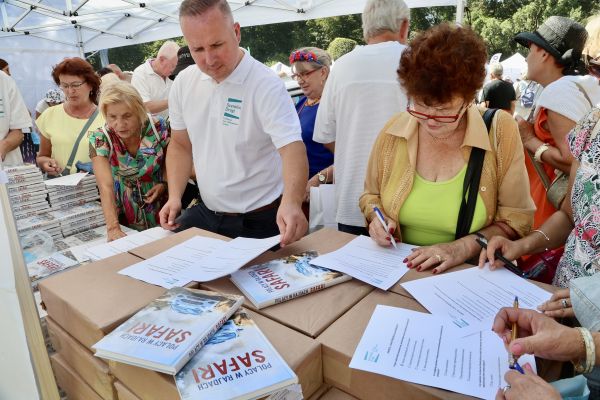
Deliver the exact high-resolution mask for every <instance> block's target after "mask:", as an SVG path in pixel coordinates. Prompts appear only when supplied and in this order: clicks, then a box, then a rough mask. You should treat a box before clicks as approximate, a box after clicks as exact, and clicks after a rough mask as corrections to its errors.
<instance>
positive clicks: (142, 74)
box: [131, 40, 179, 118]
mask: <svg viewBox="0 0 600 400" xmlns="http://www.w3.org/2000/svg"><path fill="white" fill-rule="evenodd" d="M177 50H179V45H178V44H177V43H175V42H173V41H170V40H167V41H166V42H164V43H163V45H162V46H161V47H160V49H159V50H158V54H157V55H156V58H151V59H149V60H146V62H144V63H143V64H142V65H140V66H138V67H137V68H136V69H135V70H134V71H133V76H132V77H131V84H132V85H133V87H135V88H136V89H137V91H138V92H140V95H141V96H142V100H144V105H145V106H146V108H147V109H148V111H150V112H151V113H152V114H156V115H160V116H161V117H164V118H167V117H168V116H169V110H168V108H169V103H168V100H169V90H170V89H171V85H172V84H173V81H172V80H171V79H169V75H171V74H172V73H173V70H174V69H175V67H176V66H177Z"/></svg>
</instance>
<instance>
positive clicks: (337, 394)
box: [319, 387, 357, 400]
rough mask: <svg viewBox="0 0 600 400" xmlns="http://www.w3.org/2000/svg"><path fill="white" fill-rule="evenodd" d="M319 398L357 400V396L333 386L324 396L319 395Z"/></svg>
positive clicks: (325, 399)
mask: <svg viewBox="0 0 600 400" xmlns="http://www.w3.org/2000/svg"><path fill="white" fill-rule="evenodd" d="M319 400H357V398H356V397H354V396H351V395H349V394H348V393H346V392H342V391H341V390H340V389H338V388H335V387H333V388H331V389H329V391H327V393H325V394H324V395H323V396H321V397H319Z"/></svg>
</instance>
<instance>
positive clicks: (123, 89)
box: [100, 81, 148, 126]
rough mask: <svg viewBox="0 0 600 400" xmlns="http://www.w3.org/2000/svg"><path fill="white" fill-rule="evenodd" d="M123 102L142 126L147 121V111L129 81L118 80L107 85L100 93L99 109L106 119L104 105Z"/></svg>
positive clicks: (140, 97)
mask: <svg viewBox="0 0 600 400" xmlns="http://www.w3.org/2000/svg"><path fill="white" fill-rule="evenodd" d="M121 103H122V104H125V105H126V106H127V107H129V109H130V110H131V111H132V112H133V113H134V114H135V115H137V117H138V119H139V121H140V123H141V124H142V126H144V124H145V123H146V122H147V121H148V111H147V110H146V107H144V100H142V96H140V94H139V93H138V91H137V90H136V89H135V88H134V87H133V85H132V84H131V83H129V82H125V81H118V82H114V83H111V84H110V85H108V86H107V87H106V88H104V90H102V92H101V93H100V111H101V112H102V115H103V116H104V118H105V119H106V107H107V106H109V105H111V104H121Z"/></svg>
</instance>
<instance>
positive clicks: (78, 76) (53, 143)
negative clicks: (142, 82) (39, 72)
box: [35, 57, 104, 176]
mask: <svg viewBox="0 0 600 400" xmlns="http://www.w3.org/2000/svg"><path fill="white" fill-rule="evenodd" d="M52 78H53V79H54V82H56V84H57V85H58V86H59V87H60V88H61V89H62V91H63V92H64V94H65V102H64V103H63V104H59V105H57V106H55V107H51V108H48V109H47V110H46V111H44V112H43V113H42V115H40V116H39V117H38V119H37V120H36V121H35V123H36V125H37V127H38V129H39V131H40V133H41V135H40V151H39V153H38V156H37V159H36V160H37V163H38V166H39V167H40V168H41V169H42V171H44V172H46V173H47V174H48V175H53V176H56V175H61V174H63V175H68V174H70V173H74V172H77V168H76V165H78V164H79V165H80V166H81V165H82V164H88V165H89V163H90V157H89V154H88V141H87V137H88V136H89V133H90V132H93V131H94V130H96V129H97V128H99V127H100V126H102V125H104V117H103V116H102V114H101V113H99V112H98V107H97V105H96V104H97V102H98V101H97V97H98V89H99V88H100V78H99V77H98V75H96V73H95V72H94V68H92V66H91V65H90V63H88V62H87V61H85V60H83V59H81V58H79V57H73V58H65V59H64V60H63V61H62V62H61V63H59V64H58V65H55V66H54V69H53V70H52Z"/></svg>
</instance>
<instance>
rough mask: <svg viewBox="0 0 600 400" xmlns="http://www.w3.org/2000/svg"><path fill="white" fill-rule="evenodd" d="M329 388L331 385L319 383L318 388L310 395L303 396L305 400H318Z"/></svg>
mask: <svg viewBox="0 0 600 400" xmlns="http://www.w3.org/2000/svg"><path fill="white" fill-rule="evenodd" d="M329 389H331V386H329V385H327V384H323V385H321V387H320V388H318V389H317V391H316V392H314V393H313V394H312V395H311V396H310V397H304V399H305V400H319V399H320V398H321V397H323V395H324V394H325V393H327V392H328V391H329Z"/></svg>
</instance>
